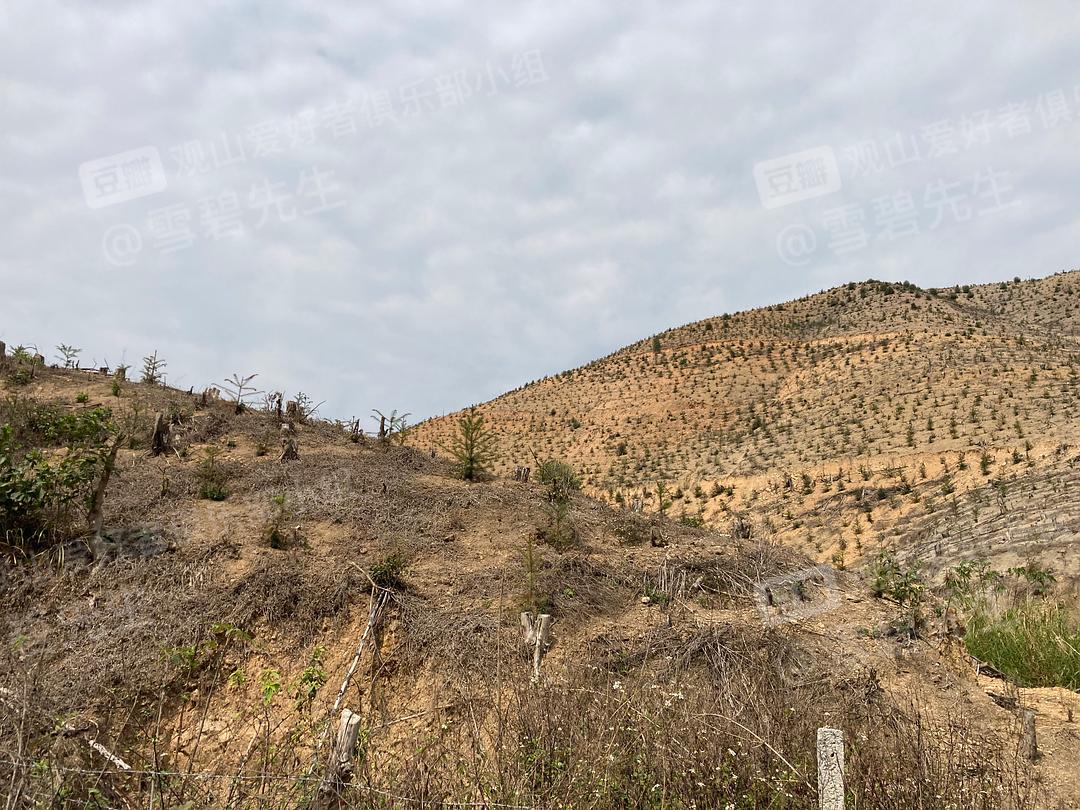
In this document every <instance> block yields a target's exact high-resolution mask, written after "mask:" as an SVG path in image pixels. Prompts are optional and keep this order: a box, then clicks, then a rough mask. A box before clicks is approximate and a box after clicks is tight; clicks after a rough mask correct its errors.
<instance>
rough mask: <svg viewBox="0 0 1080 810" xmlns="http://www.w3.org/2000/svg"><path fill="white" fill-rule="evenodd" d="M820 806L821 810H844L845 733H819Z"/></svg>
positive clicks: (826, 730)
mask: <svg viewBox="0 0 1080 810" xmlns="http://www.w3.org/2000/svg"><path fill="white" fill-rule="evenodd" d="M817 775H818V776H817V778H818V805H819V807H820V810H844V732H843V731H841V730H840V729H838V728H819V729H818V731H817Z"/></svg>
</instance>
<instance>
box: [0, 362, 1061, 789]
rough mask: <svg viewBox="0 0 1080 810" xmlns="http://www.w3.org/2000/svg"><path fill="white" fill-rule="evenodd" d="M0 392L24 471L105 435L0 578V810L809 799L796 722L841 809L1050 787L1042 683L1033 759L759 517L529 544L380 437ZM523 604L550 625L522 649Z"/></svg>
mask: <svg viewBox="0 0 1080 810" xmlns="http://www.w3.org/2000/svg"><path fill="white" fill-rule="evenodd" d="M4 386H5V387H4V396H5V400H4V401H5V405H4V408H5V410H4V420H5V422H6V426H7V427H10V428H11V429H12V434H11V435H14V436H16V437H19V438H20V440H21V441H23V442H24V443H28V444H24V446H29V447H36V448H37V449H38V450H39V451H40V452H41V453H42V454H43V456H42V458H43V459H44V460H50V459H51V460H52V461H53V462H59V461H61V460H63V459H64V458H65V457H70V456H71V454H72V453H76V452H78V450H77V446H76V445H69V446H66V447H65V445H64V439H63V436H65V435H68V434H73V433H74V432H77V433H78V434H79V435H80V436H82V435H83V433H84V431H83V430H82V428H81V427H79V426H80V425H84V421H80V420H83V419H85V418H89V417H90V416H91V415H93V414H96V413H100V412H101V411H100V410H99V409H103V408H107V409H108V413H109V414H110V415H111V416H110V419H111V420H112V422H113V423H115V425H116V426H117V429H118V430H120V431H121V432H120V435H121V436H123V439H124V444H123V446H122V447H120V448H118V450H117V456H116V463H115V469H114V473H113V477H112V480H111V481H110V483H109V486H108V491H107V495H106V497H105V500H104V513H103V526H102V529H101V532H100V533H99V536H97V537H95V536H93V535H92V534H91V535H87V534H86V530H85V528H80V527H79V520H81V519H82V515H83V512H82V511H81V507H80V506H79V505H78V504H75V503H72V504H70V505H69V506H70V509H71V511H70V517H71V520H72V522H71V523H70V524H64V525H69V528H68V529H67V531H69V532H70V533H71V536H72V537H74V538H75V539H72V540H67V541H63V542H57V543H55V544H53V545H48V544H45V541H44V539H43V538H42V539H40V540H35V541H34V542H35V543H38V545H39V546H40V548H38V547H36V546H23V547H22V550H21V551H20V550H18V549H15V548H9V549H8V552H9V557H8V559H7V560H6V561H5V562H4V564H3V567H2V568H0V598H2V600H3V604H4V605H5V610H4V611H3V614H2V617H0V632H2V634H3V640H4V646H3V650H4V653H3V656H2V658H0V783H2V784H3V785H5V788H4V790H5V791H6V795H7V800H8V806H9V807H24V806H25V807H30V806H50V805H51V806H72V807H75V806H77V807H136V806H146V804H147V803H148V802H149V803H150V804H152V805H153V806H158V805H162V806H165V807H202V806H218V807H296V806H364V807H369V806H371V807H375V806H377V807H397V806H405V805H409V806H428V807H449V806H461V805H460V804H454V802H466V803H471V805H472V806H507V805H511V806H521V807H556V806H565V805H567V804H570V803H572V804H575V805H579V804H582V803H590V804H592V805H593V806H601V807H616V806H620V807H621V806H650V807H652V806H655V807H661V806H671V805H672V804H673V803H684V804H685V803H687V802H690V803H692V804H696V805H697V806H710V807H714V806H725V804H729V805H730V804H731V803H732V802H735V803H736V804H735V806H761V805H763V804H766V803H771V804H772V805H773V806H782V807H812V806H815V803H816V788H815V784H814V773H815V765H814V737H815V733H816V728H817V727H819V726H821V725H837V726H840V727H842V728H844V729H845V732H846V733H847V735H848V739H849V743H850V747H849V751H848V756H849V771H848V780H849V791H850V792H851V795H852V796H853V797H855V798H856V800H857V801H858V804H859V806H860V807H881V808H892V807H896V808H900V807H904V808H908V807H921V808H928V809H929V808H939V807H942V806H955V807H965V808H967V807H970V808H997V807H1010V808H1027V807H1043V806H1047V807H1049V806H1053V802H1056V801H1058V800H1059V799H1061V800H1068V801H1071V800H1072V799H1071V798H1070V797H1073V798H1075V796H1076V793H1075V791H1076V785H1075V783H1074V781H1073V776H1070V765H1069V763H1070V762H1071V759H1070V754H1069V750H1070V743H1069V739H1070V738H1069V734H1070V729H1071V726H1070V725H1069V720H1068V718H1069V717H1071V716H1072V712H1073V711H1074V710H1075V709H1080V704H1078V703H1077V701H1076V699H1075V697H1076V696H1075V695H1074V694H1072V693H1067V692H1064V691H1063V690H1037V689H1032V690H1024V691H1022V692H1021V693H1017V694H1020V695H1021V699H1022V700H1023V702H1024V704H1025V705H1026V704H1028V703H1036V702H1038V705H1040V706H1041V707H1042V708H1041V709H1040V714H1039V728H1040V735H1041V736H1040V744H1041V750H1042V752H1043V759H1042V760H1040V764H1039V765H1038V770H1037V771H1036V770H1034V769H1033V766H1031V765H1030V764H1029V763H1027V761H1026V760H1023V759H1022V758H1021V759H1018V758H1017V755H1016V746H1017V740H1018V739H1019V733H1020V730H1019V726H1018V723H1017V717H1016V714H1015V712H1014V711H1012V710H1011V709H1009V708H1008V707H1002V706H999V705H997V704H995V703H994V702H993V701H992V700H991V699H990V698H989V697H988V696H987V690H988V689H989V690H990V691H995V690H1000V689H1002V688H1003V687H1002V686H999V685H997V682H995V683H994V684H991V685H990V686H987V685H986V684H985V683H980V682H979V681H977V679H976V678H975V677H974V675H973V674H972V673H973V662H972V659H970V657H968V656H966V655H965V654H964V653H963V652H962V650H960V649H958V648H957V646H956V645H957V642H956V639H955V637H954V636H952V635H951V634H950V630H949V629H948V627H947V626H946V624H945V623H944V622H941V621H938V620H936V619H934V618H933V617H932V615H929V614H928V618H927V621H926V623H925V624H924V625H920V627H921V629H920V630H919V632H918V634H916V635H913V634H912V633H910V632H908V630H905V629H904V628H905V626H906V625H905V622H906V621H907V620H906V619H905V618H904V615H905V611H904V610H903V609H898V607H897V605H896V604H895V603H893V602H890V601H888V600H885V599H876V598H874V597H873V596H872V595H871V594H870V593H869V592H868V591H867V590H866V589H865V587H864V586H863V585H862V584H861V583H860V582H859V580H858V579H857V578H855V577H854V576H853V575H850V574H844V573H835V572H830V571H829V570H827V569H822V570H821V571H818V570H817V569H809V568H807V566H808V560H807V559H806V558H805V557H803V556H802V555H800V554H799V553H798V552H795V551H792V550H791V549H788V548H785V547H784V546H782V545H780V544H778V543H776V542H775V538H774V537H773V535H772V534H771V533H770V532H769V530H768V529H767V527H765V526H764V525H763V524H757V523H755V525H754V526H753V527H752V528H751V529H749V530H748V531H745V532H740V534H741V535H742V536H740V537H732V536H731V535H730V534H729V533H728V532H717V531H715V530H712V529H708V528H695V527H690V526H686V525H681V524H679V523H678V522H676V521H672V520H670V519H667V518H664V517H662V516H659V515H655V514H634V513H630V512H629V511H626V510H614V509H611V508H610V507H608V506H606V505H604V504H602V503H599V502H597V501H595V500H592V499H589V498H587V497H585V496H582V495H574V496H573V498H572V504H571V508H570V511H569V515H568V518H567V519H568V520H569V524H570V525H571V526H572V529H573V531H572V533H571V535H570V536H569V539H567V540H566V541H565V542H560V543H558V544H555V543H553V542H552V541H551V539H550V538H551V534H550V531H549V529H550V525H551V520H552V514H551V510H550V493H549V492H548V491H547V490H546V489H545V487H544V486H543V485H541V484H540V483H538V482H536V481H535V480H534V481H532V482H530V483H528V484H521V483H517V482H513V481H510V480H505V479H494V480H487V481H482V482H478V483H467V482H464V481H461V480H457V479H455V477H454V476H453V470H452V468H451V466H450V465H449V464H448V463H447V462H445V461H443V460H442V459H439V458H435V457H433V456H432V455H431V454H430V453H428V452H427V451H426V450H422V449H416V448H413V447H409V446H399V445H398V443H397V439H396V438H395V439H394V440H392V441H389V442H380V441H377V440H373V439H371V438H366V437H357V436H353V435H350V434H349V432H348V431H346V430H344V429H342V427H341V426H338V425H332V424H329V423H324V422H318V421H311V420H309V421H306V422H301V423H299V424H298V425H297V431H296V433H295V440H296V449H297V451H298V455H299V457H298V458H297V459H295V460H291V461H289V460H279V458H278V456H279V451H280V449H281V448H280V445H279V442H278V435H279V425H280V423H281V419H280V418H279V417H278V416H277V415H276V414H275V413H273V412H272V411H271V412H265V411H254V410H251V409H248V408H245V409H242V412H239V413H238V412H237V409H236V408H235V406H234V405H232V404H230V403H225V402H220V401H214V400H213V399H212V398H211V399H210V400H208V401H206V402H203V401H202V400H201V398H200V397H199V396H191V395H188V394H185V393H184V392H180V391H175V390H171V389H167V388H163V387H160V386H149V385H141V384H132V383H124V384H123V385H122V386H119V387H117V386H114V385H112V383H111V382H110V381H109V380H108V379H107V378H103V377H101V376H98V375H92V374H88V373H86V372H81V371H75V370H56V369H38V370H37V372H36V375H35V376H34V378H33V379H32V380H30V381H28V382H25V384H20V385H14V384H12V383H11V382H10V381H7V382H5V383H4ZM157 413H161V414H163V415H164V416H165V417H166V421H167V423H168V424H169V425H170V426H171V428H170V437H169V445H170V447H169V449H168V451H167V452H162V453H160V454H159V455H152V452H151V451H152V449H153V448H152V439H151V435H150V434H151V430H152V427H153V425H154V418H153V417H154V414H157ZM94 424H96V423H94ZM76 428H78V430H76ZM20 452H21V451H20ZM28 458H29V456H28ZM42 469H44V468H42ZM9 517H10V516H9ZM56 525H59V524H56ZM58 537H59V538H61V539H62V535H58ZM10 540H11V538H9V541H10ZM35 548H38V550H35ZM808 571H809V572H810V573H809V574H807V573H805V572H808ZM822 571H824V573H822ZM800 572H803V573H800ZM523 611H529V612H532V613H534V614H539V613H544V614H547V615H550V616H551V617H552V620H551V621H552V623H551V634H550V637H549V638H548V643H547V644H545V645H543V646H542V649H541V653H540V655H539V656H536V657H534V656H535V655H536V654H535V651H534V648H530V647H528V646H526V645H525V644H524V643H523V633H522V623H521V618H520V616H521V613H522V612H523ZM920 621H922V620H921V619H920ZM343 708H345V709H349V710H350V711H353V712H356V713H357V716H358V717H360V718H361V721H360V722H361V726H360V730H361V733H360V736H359V738H358V748H357V752H356V754H355V757H354V758H353V759H350V760H348V762H346V765H347V766H348V767H347V768H345V769H344V770H341V771H335V770H334V766H333V763H332V762H329V761H328V757H329V751H330V746H331V744H332V743H331V741H332V733H331V732H332V729H333V727H334V726H336V723H337V721H338V713H339V712H340V710H341V709H343ZM778 797H779V798H778ZM777 801H779V802H780V803H779V804H777ZM943 801H944V802H945V805H943V804H942V802H943ZM739 802H741V803H742V804H741V805H740V804H739Z"/></svg>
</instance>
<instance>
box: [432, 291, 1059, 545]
mask: <svg viewBox="0 0 1080 810" xmlns="http://www.w3.org/2000/svg"><path fill="white" fill-rule="evenodd" d="M1078 320H1080V271H1073V272H1070V273H1061V274H1057V275H1054V276H1050V277H1048V278H1043V279H1036V280H1030V281H1019V280H1016V281H1013V282H1008V283H1002V284H989V285H982V286H973V287H960V288H956V289H943V290H923V289H919V288H917V287H915V286H913V285H910V284H895V283H885V282H874V281H871V282H864V283H851V284H847V285H845V286H843V287H838V288H835V289H832V290H829V291H827V292H823V293H819V294H817V295H812V296H809V297H807V298H803V299H800V300H798V301H793V302H790V303H785V304H777V305H775V306H770V307H766V308H764V309H759V310H753V311H749V312H742V313H738V314H735V315H723V316H720V317H716V318H711V319H708V320H705V321H699V322H697V323H693V324H689V325H687V326H683V327H679V328H677V329H671V330H669V331H667V332H664V333H662V334H659V335H656V336H654V337H652V338H649V339H645V340H642V341H639V342H638V343H635V344H632V345H630V346H627V347H626V348H624V349H621V350H619V351H617V352H615V353H613V354H611V355H609V356H607V357H605V358H603V359H600V360H597V361H595V362H593V363H590V364H589V365H587V366H584V367H582V368H579V369H575V370H572V371H567V372H564V373H561V374H558V375H556V376H554V377H550V378H546V379H544V380H541V381H538V382H535V383H532V384H530V385H527V386H525V387H523V388H520V389H518V390H515V391H512V392H509V393H507V394H505V395H503V396H501V397H499V398H497V399H495V400H492V401H491V402H488V403H484V404H482V405H480V406H478V411H479V412H480V413H482V414H483V415H485V417H486V418H487V419H488V420H489V422H490V423H491V424H492V425H493V426H494V427H495V429H496V430H497V432H498V433H499V434H500V436H502V437H503V440H504V443H505V445H506V447H507V448H508V452H507V453H506V454H504V456H503V457H502V459H501V467H500V470H501V471H503V472H504V473H506V472H508V471H510V470H512V469H513V468H514V467H515V466H518V465H523V464H533V463H534V459H544V458H547V457H549V456H554V457H558V458H563V459H566V460H567V461H569V462H570V463H571V464H573V465H574V466H575V467H576V468H577V469H579V470H580V471H581V472H582V475H583V477H584V479H585V484H586V491H588V492H590V493H591V494H593V495H594V496H597V497H600V498H603V499H605V500H607V501H608V502H610V503H613V504H617V505H621V506H624V507H627V508H630V507H633V506H636V505H638V504H640V505H641V507H642V508H643V509H644V510H645V511H652V512H656V511H664V512H667V513H668V514H671V515H673V516H676V517H678V516H685V518H686V519H687V520H689V521H691V522H697V521H699V520H703V521H705V522H706V523H708V524H711V525H715V526H721V527H722V526H725V525H726V524H727V523H728V522H730V520H731V517H732V515H743V514H745V515H749V516H751V517H752V518H753V519H755V520H757V521H759V522H761V523H764V524H767V525H768V527H769V529H770V530H771V531H773V532H774V533H775V534H776V536H777V537H779V538H780V539H782V540H784V541H785V542H787V543H789V544H791V545H793V546H794V547H796V548H798V549H800V550H801V551H803V552H804V553H807V554H809V555H811V556H813V557H815V558H817V559H822V560H830V561H832V562H834V563H836V564H839V565H845V564H847V565H850V564H852V563H853V562H854V561H855V560H857V559H859V558H864V557H865V556H866V554H865V552H866V547H867V546H869V547H870V548H871V549H873V550H874V551H875V552H876V550H877V549H879V548H881V547H883V546H889V545H892V544H895V543H896V542H898V540H899V539H901V538H902V537H903V536H905V535H906V532H907V530H908V526H909V524H910V523H911V522H913V521H915V522H919V523H920V524H925V523H926V521H925V520H924V518H925V516H926V515H929V514H934V513H938V514H940V513H941V512H942V510H945V509H950V508H957V509H959V508H962V505H963V502H964V500H965V499H974V500H976V501H987V500H990V501H993V500H996V499H997V497H998V494H999V493H1001V492H1003V491H1004V492H1006V494H1007V496H1006V501H1007V503H1008V510H1007V511H1009V510H1012V509H1013V507H1014V506H1015V507H1016V509H1020V510H1022V509H1024V507H1025V503H1024V500H1023V499H1022V498H1020V497H1019V496H1018V495H1015V494H1008V493H1010V492H1011V493H1020V492H1025V491H1031V489H1032V487H1033V486H1036V484H1035V483H1033V482H1037V481H1038V480H1040V479H1041V478H1044V477H1045V473H1046V471H1049V470H1052V469H1058V468H1059V467H1061V466H1063V465H1064V466H1065V467H1067V468H1069V469H1072V465H1073V464H1074V460H1075V458H1076V456H1077V448H1076V446H1075V445H1076V443H1077V436H1078V435H1080V429H1078V427H1080V421H1078V418H1080V413H1078V402H1080V400H1078V397H1080V374H1078V371H1080V369H1078V365H1077V364H1078V361H1080V322H1078ZM458 416H459V415H458V414H451V415H449V416H446V417H441V418H438V419H432V420H429V421H427V422H425V423H423V424H422V425H420V426H419V427H418V429H417V432H416V435H415V441H416V442H417V443H418V444H419V445H420V446H422V447H430V448H433V449H439V448H441V447H444V446H445V444H446V441H447V439H448V437H449V436H450V434H451V433H452V431H453V430H454V425H455V424H456V420H457V418H458ZM1029 479H1030V480H1029ZM1074 502H1075V499H1074ZM954 504H955V507H954ZM1042 505H1046V504H1042ZM1006 520H1012V517H1009V516H1008V515H1007V516H1006ZM1015 522H1016V524H1017V526H1018V531H1020V532H1023V528H1022V527H1023V526H1026V525H1028V524H1030V523H1031V522H1032V521H1031V519H1030V516H1029V515H1027V514H1026V512H1025V513H1024V514H1019V515H1017V516H1016V520H1015ZM1066 522H1067V523H1068V524H1069V526H1070V529H1069V530H1070V531H1071V532H1073V533H1075V530H1076V523H1075V513H1072V514H1071V515H1070V516H1067V521H1066Z"/></svg>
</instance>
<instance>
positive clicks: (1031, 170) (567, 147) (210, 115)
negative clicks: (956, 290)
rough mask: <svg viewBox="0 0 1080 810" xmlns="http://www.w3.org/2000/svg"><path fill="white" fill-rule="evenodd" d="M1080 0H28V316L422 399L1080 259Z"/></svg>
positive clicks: (9, 180) (9, 64) (7, 285)
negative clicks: (867, 283)
mask: <svg viewBox="0 0 1080 810" xmlns="http://www.w3.org/2000/svg"><path fill="white" fill-rule="evenodd" d="M1078 8H1080V6H1077V4H1076V3H1075V1H1074V0H1071V1H1070V2H1061V3H1054V2H1049V1H1048V0H1031V2H1026V3H1012V2H1010V3H1005V2H988V1H987V0H983V1H982V2H971V3H941V2H933V3H914V4H913V3H890V4H882V3H867V2H849V3H840V2H828V3H825V2H821V3H809V2H807V3H803V2H788V3H762V2H747V3H719V2H714V1H710V2H693V3H674V2H664V3H660V2H656V3H644V2H643V3H633V2H611V3H601V2H591V3H590V2H580V0H577V1H576V2H566V3H557V2H544V3H539V2H534V3H481V2H469V3H465V2H452V1H439V0H423V2H403V1H402V0H393V2H387V3H385V4H382V7H379V5H378V4H375V3H357V2H353V1H351V0H350V2H341V3H332V2H321V3H300V2H291V3H288V4H285V3H281V4H277V3H270V2H249V3H241V2H236V3H212V4H211V3H205V4H204V3H198V2H184V3H177V2H163V3H149V2H132V3H123V2H109V3H96V2H89V0H73V1H72V2H68V3H52V2H47V0H7V1H6V2H4V3H3V4H0V36H2V39H0V42H2V44H3V47H2V48H0V115H2V119H0V120H2V129H0V144H2V148H0V235H2V238H0V339H2V340H6V341H7V342H8V344H9V345H15V344H18V343H24V344H35V345H37V346H38V347H39V348H40V349H41V350H42V352H43V353H44V354H45V355H47V356H48V357H49V358H50V359H52V358H53V356H54V355H55V351H54V350H53V349H52V347H53V346H55V345H56V344H57V343H60V342H65V343H68V344H74V345H76V346H80V347H82V348H83V355H82V357H83V361H84V363H87V364H88V363H90V362H91V361H93V360H96V361H98V362H99V363H101V362H105V361H106V360H107V361H108V362H109V363H112V364H114V365H115V364H116V363H118V362H120V361H121V360H122V359H123V360H124V361H126V362H127V363H133V364H138V363H139V359H140V358H141V357H142V356H143V355H145V354H147V353H149V352H151V351H153V350H154V349H157V350H158V351H159V353H160V354H161V355H162V356H163V357H165V358H166V360H167V361H168V364H169V366H168V369H169V382H170V383H172V384H176V385H179V386H182V387H185V388H186V387H188V386H195V388H196V389H200V388H202V387H204V386H206V385H208V384H212V383H215V382H219V381H220V380H221V379H222V378H223V377H225V376H226V375H228V374H231V373H232V372H241V373H256V372H257V373H258V374H259V377H258V378H257V380H256V382H257V383H261V387H264V388H275V389H276V388H284V389H286V390H287V391H288V392H289V393H290V394H291V393H294V392H295V391H297V390H303V391H305V392H307V393H309V394H310V395H311V396H313V397H314V398H315V399H317V400H323V399H325V400H326V401H327V404H326V405H325V406H324V410H323V414H324V415H327V416H334V417H348V416H351V415H354V414H355V415H357V416H361V415H363V416H366V415H367V414H369V413H370V411H371V409H372V408H379V409H381V410H386V411H388V410H389V409H391V408H397V409H399V410H404V411H411V412H412V414H413V415H414V418H419V417H424V416H430V415H434V414H438V413H443V412H446V411H450V410H455V409H457V408H460V407H463V406H466V405H468V404H470V403H473V402H479V401H482V400H485V399H488V398H490V397H492V396H495V395H497V394H499V393H501V392H503V391H505V390H507V389H510V388H514V387H516V386H518V385H520V384H523V383H525V382H528V381H530V380H533V379H537V378H539V377H542V376H544V375H546V374H551V373H556V372H559V371H561V370H564V369H566V368H571V367H574V366H577V365H580V364H582V363H585V362H588V361H589V360H591V359H594V358H595V357H598V356H600V355H604V354H607V353H608V352H610V351H612V350H614V349H616V348H618V347H619V346H622V345H624V344H626V343H629V342H632V341H634V340H636V339H639V338H641V337H645V336H647V335H650V334H652V333H654V332H658V331H661V330H663V329H666V328H668V327H670V326H676V325H679V324H681V323H685V322H688V321H692V320H697V319H700V318H704V317H708V316H712V315H717V314H720V313H723V312H727V311H736V310H740V309H746V308H750V307H754V306H760V305H764V304H769V303H775V302H778V301H782V300H786V299H790V298H794V297H797V296H800V295H804V294H806V293H809V292H815V291H817V290H819V289H822V288H826V287H830V286H833V285H836V284H839V283H842V282H845V281H848V280H852V279H865V278H869V277H874V278H885V279H897V280H900V279H908V280H910V281H913V282H915V283H918V284H920V285H923V286H943V285H948V284H954V283H966V282H980V281H989V280H998V279H1004V278H1012V277H1013V276H1016V275H1019V276H1024V277H1028V276H1042V275H1047V274H1050V273H1053V272H1056V271H1058V270H1065V269H1071V268H1075V267H1077V266H1080V254H1078V249H1080V148H1078V147H1080V47H1078V45H1077V42H1078V41H1080V17H1078V15H1080V11H1078ZM792 156H794V157H792Z"/></svg>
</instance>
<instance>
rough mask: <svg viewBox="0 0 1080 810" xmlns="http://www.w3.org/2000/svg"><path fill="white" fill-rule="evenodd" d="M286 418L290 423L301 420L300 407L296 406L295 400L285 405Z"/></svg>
mask: <svg viewBox="0 0 1080 810" xmlns="http://www.w3.org/2000/svg"><path fill="white" fill-rule="evenodd" d="M285 418H286V419H288V420H289V421H290V422H297V421H299V420H300V406H299V405H297V404H296V400H295V399H290V400H289V401H288V402H286V403H285Z"/></svg>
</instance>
